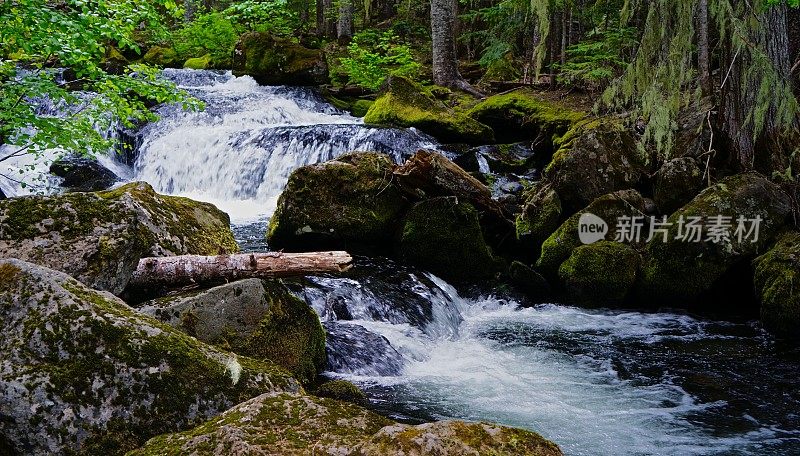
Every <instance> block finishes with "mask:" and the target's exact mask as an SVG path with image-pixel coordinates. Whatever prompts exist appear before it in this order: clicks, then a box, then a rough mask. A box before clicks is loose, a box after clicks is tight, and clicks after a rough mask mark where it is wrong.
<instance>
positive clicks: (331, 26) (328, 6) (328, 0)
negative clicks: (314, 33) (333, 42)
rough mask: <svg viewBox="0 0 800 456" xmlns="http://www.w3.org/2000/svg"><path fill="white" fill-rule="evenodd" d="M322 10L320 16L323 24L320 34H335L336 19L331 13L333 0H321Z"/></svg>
mask: <svg viewBox="0 0 800 456" xmlns="http://www.w3.org/2000/svg"><path fill="white" fill-rule="evenodd" d="M322 10H323V12H322V17H323V21H324V24H325V25H324V27H323V31H322V34H323V35H324V36H325V37H326V38H332V37H333V36H334V35H335V34H336V20H335V16H334V13H333V11H334V9H333V0H322Z"/></svg>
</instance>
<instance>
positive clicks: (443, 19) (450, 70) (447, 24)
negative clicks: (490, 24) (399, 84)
mask: <svg viewBox="0 0 800 456" xmlns="http://www.w3.org/2000/svg"><path fill="white" fill-rule="evenodd" d="M456 8H457V3H456V0H431V36H432V38H433V82H434V83H435V84H438V85H440V86H444V87H455V88H462V86H463V85H466V82H464V80H463V79H462V77H461V74H460V73H459V72H458V56H457V55H456V36H455V29H456Z"/></svg>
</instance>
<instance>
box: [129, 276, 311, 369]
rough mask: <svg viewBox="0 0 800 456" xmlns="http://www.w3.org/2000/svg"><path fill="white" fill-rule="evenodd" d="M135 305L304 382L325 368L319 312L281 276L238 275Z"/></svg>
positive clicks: (201, 338) (207, 339)
mask: <svg viewBox="0 0 800 456" xmlns="http://www.w3.org/2000/svg"><path fill="white" fill-rule="evenodd" d="M139 310H140V311H142V312H144V313H147V314H150V315H153V316H154V317H156V318H158V319H159V320H161V321H163V322H165V323H168V324H170V325H172V326H174V327H176V328H178V329H181V330H182V331H184V332H186V333H188V334H189V335H191V336H194V337H197V338H198V339H200V340H202V341H204V342H208V343H211V344H214V345H218V346H221V347H223V348H225V349H227V350H231V351H233V352H234V353H238V354H240V355H245V356H250V357H252V358H256V359H263V360H269V361H272V362H274V363H275V364H277V365H279V366H281V367H283V368H285V369H287V370H288V371H290V372H291V373H292V374H293V375H294V376H295V378H297V379H298V380H300V381H302V382H304V383H309V382H311V381H313V380H314V379H315V378H316V376H317V374H318V373H320V372H321V371H322V369H324V367H325V331H324V330H323V329H322V325H321V324H320V321H319V318H318V317H317V314H316V313H314V311H313V310H312V309H311V307H309V306H308V305H307V304H306V303H305V302H304V301H302V300H300V299H299V298H297V297H296V296H294V295H293V294H292V293H291V292H290V291H289V289H288V288H286V286H285V285H284V284H283V283H282V282H280V281H276V280H270V281H262V280H259V279H246V280H241V281H237V282H233V283H229V284H225V285H221V286H218V287H215V288H211V289H208V290H203V291H199V292H193V293H188V294H184V295H178V296H170V297H166V298H160V299H157V300H155V301H151V302H149V303H146V304H145V305H144V306H143V307H142V308H140V309H139Z"/></svg>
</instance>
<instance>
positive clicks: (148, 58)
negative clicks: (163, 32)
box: [144, 46, 180, 68]
mask: <svg viewBox="0 0 800 456" xmlns="http://www.w3.org/2000/svg"><path fill="white" fill-rule="evenodd" d="M144 61H145V62H146V63H148V64H150V65H156V66H160V67H164V68H167V67H174V66H177V65H178V64H179V63H180V62H179V60H178V54H177V53H176V52H175V50H174V49H172V48H165V47H161V46H153V47H151V48H150V49H148V50H147V52H146V53H145V54H144Z"/></svg>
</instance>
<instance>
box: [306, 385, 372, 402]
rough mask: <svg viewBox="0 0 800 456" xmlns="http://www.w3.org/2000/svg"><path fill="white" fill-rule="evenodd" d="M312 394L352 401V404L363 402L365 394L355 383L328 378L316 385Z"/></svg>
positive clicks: (365, 399) (365, 398)
mask: <svg viewBox="0 0 800 456" xmlns="http://www.w3.org/2000/svg"><path fill="white" fill-rule="evenodd" d="M314 395H316V396H319V397H327V398H331V399H336V400H339V401H345V402H352V403H353V404H362V405H363V404H365V403H366V402H367V396H366V395H364V392H363V391H361V390H360V389H359V388H358V387H357V386H356V385H354V384H353V383H351V382H348V381H347V380H329V381H327V382H325V383H323V384H322V385H320V386H318V387H317V389H316V390H315V391H314Z"/></svg>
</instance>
